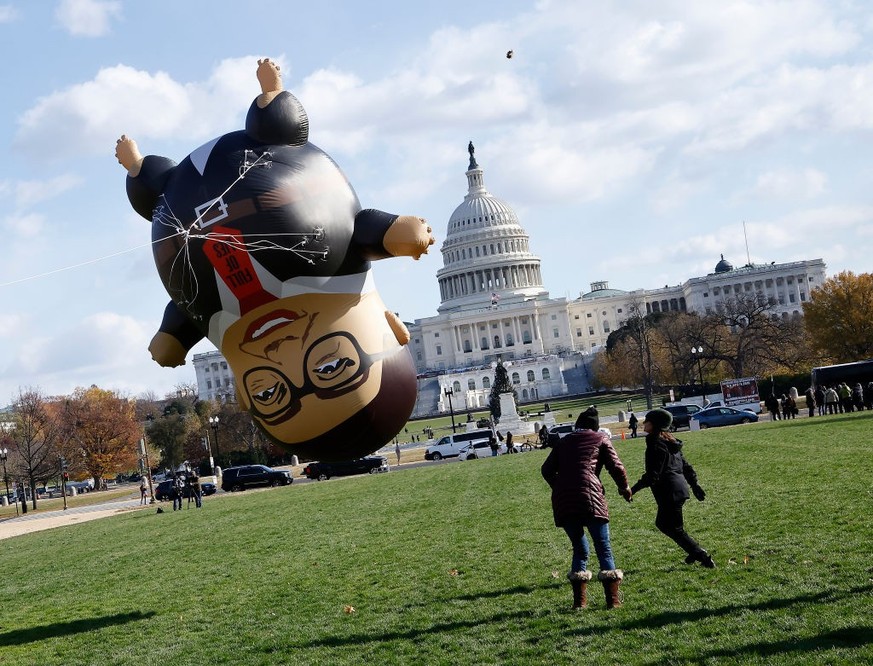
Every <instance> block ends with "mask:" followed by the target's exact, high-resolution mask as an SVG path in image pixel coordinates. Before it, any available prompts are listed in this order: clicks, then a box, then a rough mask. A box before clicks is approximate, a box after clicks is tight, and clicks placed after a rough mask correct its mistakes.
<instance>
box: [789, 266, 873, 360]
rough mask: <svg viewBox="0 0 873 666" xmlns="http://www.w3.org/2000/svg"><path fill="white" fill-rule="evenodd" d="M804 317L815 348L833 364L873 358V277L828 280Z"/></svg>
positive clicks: (815, 293)
mask: <svg viewBox="0 0 873 666" xmlns="http://www.w3.org/2000/svg"><path fill="white" fill-rule="evenodd" d="M803 316H804V320H805V322H806V330H807V333H808V335H809V336H810V338H811V340H812V344H813V346H814V347H815V348H816V349H818V350H819V351H821V352H822V353H823V354H825V355H826V356H828V357H829V360H830V361H831V362H832V363H850V362H852V361H861V360H865V359H868V358H871V357H873V274H870V273H861V274H860V275H855V274H854V273H852V272H851V271H844V272H842V273H840V274H839V275H836V276H835V277H832V278H828V279H827V280H825V281H824V283H823V284H822V286H821V287H819V288H818V289H815V290H813V292H812V293H811V294H810V300H809V301H808V302H807V303H804V304H803Z"/></svg>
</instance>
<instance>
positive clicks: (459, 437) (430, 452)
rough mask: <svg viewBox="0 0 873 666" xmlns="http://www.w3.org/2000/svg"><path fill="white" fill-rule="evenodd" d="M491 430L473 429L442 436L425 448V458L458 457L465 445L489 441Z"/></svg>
mask: <svg viewBox="0 0 873 666" xmlns="http://www.w3.org/2000/svg"><path fill="white" fill-rule="evenodd" d="M491 435H492V432H491V431H490V430H487V429H486V430H471V431H470V432H458V433H454V434H452V435H446V436H445V437H441V438H440V439H439V440H438V441H437V443H436V444H432V445H431V446H428V447H427V448H426V449H425V450H424V459H425V460H442V459H443V458H453V457H456V456H457V455H458V454H459V453H460V452H461V449H463V448H464V447H465V446H467V445H469V444H471V443H474V442H486V443H487V442H488V440H489V439H490V438H491Z"/></svg>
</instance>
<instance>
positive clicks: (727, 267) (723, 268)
mask: <svg viewBox="0 0 873 666" xmlns="http://www.w3.org/2000/svg"><path fill="white" fill-rule="evenodd" d="M733 269H734V265H733V264H732V263H731V262H729V261H728V260H727V259H725V258H724V255H721V261H719V262H718V263H717V264H716V265H715V272H716V273H730V272H731V271H732V270H733Z"/></svg>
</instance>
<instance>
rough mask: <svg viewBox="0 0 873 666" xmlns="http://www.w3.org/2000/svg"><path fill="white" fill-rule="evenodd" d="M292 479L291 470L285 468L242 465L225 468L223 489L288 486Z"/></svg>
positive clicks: (222, 481)
mask: <svg viewBox="0 0 873 666" xmlns="http://www.w3.org/2000/svg"><path fill="white" fill-rule="evenodd" d="M292 481H294V479H293V478H292V477H291V472H288V471H285V470H279V469H273V468H272V467H267V466H266V465H240V466H239V467H228V468H227V469H226V470H224V473H223V474H222V478H221V489H222V490H224V491H231V492H233V491H237V490H245V489H246V488H253V487H255V486H287V485H288V484H290V483H291V482H292Z"/></svg>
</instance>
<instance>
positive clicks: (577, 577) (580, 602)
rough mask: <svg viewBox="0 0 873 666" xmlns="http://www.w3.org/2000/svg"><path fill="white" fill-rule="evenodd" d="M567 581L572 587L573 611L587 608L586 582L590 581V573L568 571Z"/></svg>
mask: <svg viewBox="0 0 873 666" xmlns="http://www.w3.org/2000/svg"><path fill="white" fill-rule="evenodd" d="M567 580H569V581H570V585H571V586H572V587H573V610H579V609H582V608H588V581H589V580H591V572H590V571H570V572H568V573H567Z"/></svg>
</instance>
